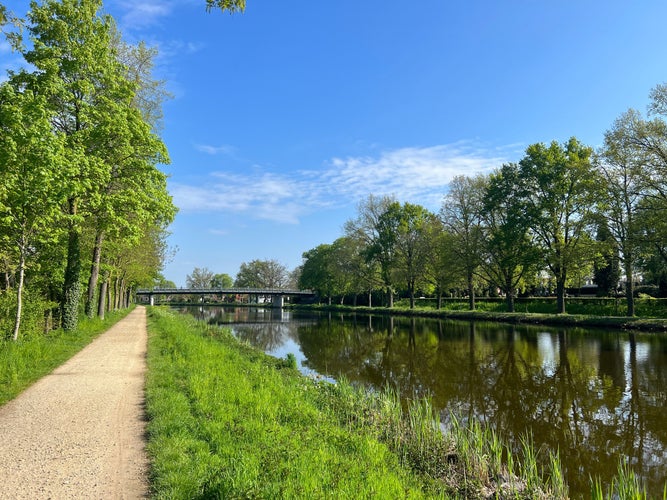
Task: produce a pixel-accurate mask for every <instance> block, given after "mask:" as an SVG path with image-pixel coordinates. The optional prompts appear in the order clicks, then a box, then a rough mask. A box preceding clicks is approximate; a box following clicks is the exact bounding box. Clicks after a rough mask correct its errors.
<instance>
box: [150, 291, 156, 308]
mask: <svg viewBox="0 0 667 500" xmlns="http://www.w3.org/2000/svg"><path fill="white" fill-rule="evenodd" d="M148 302H149V303H150V305H152V306H154V305H155V295H153V294H152V293H151V294H150V295H149V297H148Z"/></svg>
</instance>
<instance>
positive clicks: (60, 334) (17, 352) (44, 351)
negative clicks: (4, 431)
mask: <svg viewBox="0 0 667 500" xmlns="http://www.w3.org/2000/svg"><path fill="white" fill-rule="evenodd" d="M130 311H131V309H124V310H121V311H115V312H111V313H107V314H106V317H105V319H104V320H100V319H99V318H95V319H88V318H86V319H82V320H81V321H79V327H78V328H77V330H76V331H75V332H64V331H63V330H54V331H52V332H50V333H48V334H46V335H39V336H31V337H29V338H26V339H21V338H19V340H18V341H17V342H13V341H11V340H3V341H0V405H2V404H4V403H6V402H7V401H9V400H10V399H13V398H14V397H16V396H17V395H18V394H19V393H20V392H21V391H23V390H24V389H25V388H26V387H28V386H30V385H31V384H32V383H34V382H35V381H37V380H38V379H40V378H41V377H43V376H44V375H47V374H48V373H50V372H51V371H53V370H54V369H55V368H57V367H58V366H60V365H61V364H63V363H64V362H65V361H67V360H68V359H69V358H71V357H72V356H73V355H74V354H76V353H77V352H79V351H80V350H81V349H82V348H83V347H85V346H86V345H88V344H89V343H90V342H91V340H93V339H94V338H95V337H96V336H97V335H99V334H100V333H102V332H104V331H105V330H107V329H109V328H110V327H111V326H112V325H113V324H114V323H116V322H117V321H119V320H121V319H122V318H124V317H125V316H127V314H128V313H129V312H130Z"/></svg>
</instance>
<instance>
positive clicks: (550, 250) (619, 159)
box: [299, 85, 667, 316]
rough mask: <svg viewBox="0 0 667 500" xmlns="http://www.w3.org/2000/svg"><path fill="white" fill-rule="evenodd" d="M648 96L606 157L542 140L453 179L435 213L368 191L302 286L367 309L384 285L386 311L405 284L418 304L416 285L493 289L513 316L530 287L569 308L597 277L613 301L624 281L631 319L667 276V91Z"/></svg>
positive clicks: (608, 141)
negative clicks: (646, 290)
mask: <svg viewBox="0 0 667 500" xmlns="http://www.w3.org/2000/svg"><path fill="white" fill-rule="evenodd" d="M650 98H651V104H650V106H649V111H648V114H647V116H643V115H642V114H641V113H639V112H638V111H635V110H629V111H627V112H626V113H624V114H623V115H621V116H620V117H619V118H618V119H617V120H616V121H615V122H614V124H613V125H612V127H611V128H610V129H609V130H608V131H607V132H606V133H605V141H604V146H603V147H601V148H600V149H599V150H598V151H594V150H593V149H592V148H590V147H588V146H586V145H584V144H582V143H580V142H579V141H578V140H577V139H575V138H571V139H570V140H569V141H567V142H565V143H562V144H561V143H558V142H555V141H554V142H552V143H551V144H543V143H538V144H533V145H531V146H529V147H528V148H527V149H526V151H525V154H524V156H523V158H522V159H521V160H520V161H519V162H517V163H507V164H504V165H502V166H501V167H500V168H498V169H497V170H495V171H494V172H492V173H490V174H489V175H478V176H475V177H466V176H459V177H456V178H455V179H454V180H453V181H452V182H451V184H450V186H449V190H448V192H447V194H446V195H445V196H444V198H443V203H442V207H441V209H440V211H439V213H438V214H435V213H432V212H430V211H429V210H427V209H426V208H424V207H422V206H420V205H414V204H411V203H403V204H401V203H399V202H398V201H397V200H395V199H394V198H393V197H386V196H385V197H375V196H370V197H369V198H368V199H367V200H366V201H364V202H363V203H361V204H360V206H359V210H358V216H357V217H356V218H355V219H353V220H350V221H348V222H347V223H346V224H345V235H344V236H342V237H341V238H339V239H337V240H336V241H334V242H333V243H331V244H322V245H320V246H318V247H316V248H314V249H312V250H309V251H307V252H305V253H304V255H303V258H304V262H303V266H302V268H301V271H300V279H299V284H300V286H301V287H304V288H312V289H315V290H317V291H318V292H319V293H320V294H321V295H323V296H325V297H330V298H331V297H334V296H338V297H344V296H346V295H353V296H354V297H355V300H356V296H357V295H359V294H364V293H366V294H368V303H369V304H370V302H371V296H372V293H373V291H375V290H378V289H382V290H384V292H385V294H386V304H387V305H388V306H389V307H391V306H392V305H393V296H394V292H395V290H396V289H399V288H400V289H401V290H404V291H406V292H407V294H408V295H409V297H410V304H411V307H414V300H415V293H416V292H417V291H418V290H420V291H422V292H424V293H435V294H436V295H437V296H438V298H439V299H441V298H442V296H443V294H445V293H450V292H451V291H462V292H463V293H464V294H466V295H467V296H468V300H469V307H470V309H474V308H475V295H476V293H477V291H478V290H480V289H486V290H489V289H493V290H497V291H499V292H500V293H501V294H503V295H504V296H505V297H506V301H507V308H508V310H510V311H513V310H514V298H515V297H516V295H517V293H519V292H520V291H522V290H524V291H525V290H528V289H530V290H532V291H534V292H536V291H539V290H545V291H547V292H552V291H555V294H556V297H557V312H559V313H564V312H565V310H566V305H565V297H566V290H567V287H568V286H571V285H572V284H575V283H580V282H581V281H582V280H583V279H584V278H585V277H587V276H594V277H595V282H596V283H597V285H598V288H599V290H600V291H601V292H602V293H605V294H609V293H615V292H616V288H617V286H618V285H619V283H622V282H624V286H625V296H626V300H627V314H628V315H629V316H633V315H634V313H635V309H634V288H633V287H634V285H635V284H636V283H638V282H641V281H643V282H650V281H654V282H655V281H657V280H658V279H659V278H660V277H661V276H662V278H663V279H664V277H665V270H666V269H667V217H665V215H667V123H666V122H665V120H664V119H663V117H664V116H665V115H667V86H665V85H659V86H657V87H656V88H655V89H653V90H652V92H651V95H650ZM619 267H620V268H622V271H623V273H622V274H623V277H622V279H619ZM552 285H553V286H552ZM438 305H439V306H440V301H439V304H438Z"/></svg>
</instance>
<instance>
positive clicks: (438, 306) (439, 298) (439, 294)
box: [437, 288, 442, 310]
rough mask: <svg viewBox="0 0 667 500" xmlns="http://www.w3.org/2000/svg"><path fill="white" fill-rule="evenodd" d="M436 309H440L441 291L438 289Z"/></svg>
mask: <svg viewBox="0 0 667 500" xmlns="http://www.w3.org/2000/svg"><path fill="white" fill-rule="evenodd" d="M437 309H438V310H440V309H442V290H440V288H438V305H437Z"/></svg>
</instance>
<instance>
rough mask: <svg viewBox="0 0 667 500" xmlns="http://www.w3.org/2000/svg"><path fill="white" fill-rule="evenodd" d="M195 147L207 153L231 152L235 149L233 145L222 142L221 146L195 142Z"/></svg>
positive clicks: (226, 153)
mask: <svg viewBox="0 0 667 500" xmlns="http://www.w3.org/2000/svg"><path fill="white" fill-rule="evenodd" d="M195 149H196V150H197V151H201V152H202V153H206V154H209V155H219V154H225V155H228V154H232V153H234V152H235V151H236V148H234V146H228V145H226V144H223V145H221V146H211V145H209V144H195Z"/></svg>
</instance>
